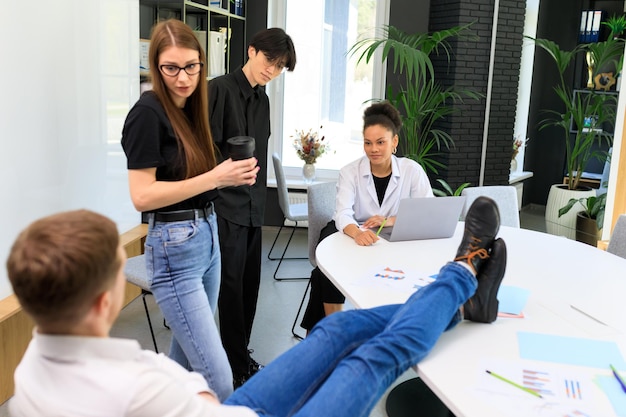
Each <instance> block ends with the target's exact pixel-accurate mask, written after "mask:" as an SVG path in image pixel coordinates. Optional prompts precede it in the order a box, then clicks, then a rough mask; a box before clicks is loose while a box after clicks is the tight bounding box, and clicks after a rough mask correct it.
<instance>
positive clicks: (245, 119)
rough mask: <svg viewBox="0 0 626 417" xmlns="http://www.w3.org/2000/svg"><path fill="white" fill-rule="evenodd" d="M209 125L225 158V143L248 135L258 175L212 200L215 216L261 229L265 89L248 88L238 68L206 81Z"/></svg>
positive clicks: (267, 124)
mask: <svg viewBox="0 0 626 417" xmlns="http://www.w3.org/2000/svg"><path fill="white" fill-rule="evenodd" d="M209 123H210V125H211V133H212V135H213V140H214V141H215V143H216V145H217V147H218V148H219V149H220V152H221V153H222V156H223V158H224V159H225V158H228V150H227V147H226V140H227V139H228V138H231V137H233V136H252V137H253V138H254V139H255V151H254V156H255V157H256V158H257V159H258V160H259V167H260V168H261V169H260V170H259V173H258V175H257V180H256V183H255V184H254V185H253V186H248V185H242V186H239V187H227V188H222V189H221V190H219V192H218V198H217V199H216V200H215V210H216V211H217V214H218V215H219V216H221V217H223V218H225V219H226V220H228V221H230V222H232V223H236V224H239V225H242V226H254V227H261V226H262V225H263V217H264V214H265V199H266V196H267V188H266V187H267V144H268V140H269V137H270V104H269V99H268V97H267V94H266V93H265V87H262V86H257V87H255V88H252V86H250V83H249V82H248V79H247V78H246V76H245V75H244V73H243V71H242V70H241V67H240V68H238V69H236V70H235V71H233V72H231V73H229V74H226V75H222V76H220V77H217V78H214V79H212V80H211V81H209Z"/></svg>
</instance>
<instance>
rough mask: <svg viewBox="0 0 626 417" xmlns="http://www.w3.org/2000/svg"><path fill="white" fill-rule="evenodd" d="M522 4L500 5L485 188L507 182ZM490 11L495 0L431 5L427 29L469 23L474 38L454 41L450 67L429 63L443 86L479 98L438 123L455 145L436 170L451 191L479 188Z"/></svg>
mask: <svg viewBox="0 0 626 417" xmlns="http://www.w3.org/2000/svg"><path fill="white" fill-rule="evenodd" d="M525 6H526V4H525V1H518V0H501V1H500V12H499V16H498V29H497V30H498V32H497V43H496V52H495V53H496V56H495V68H494V75H493V85H492V94H491V106H490V112H489V113H490V114H489V129H488V138H487V150H486V164H485V178H484V185H498V184H508V180H509V168H510V161H511V153H512V149H511V146H512V141H513V129H514V124H515V110H516V103H517V87H518V81H519V68H520V57H521V46H522V37H523V33H522V32H523V29H524V14H525ZM493 12H494V0H440V1H436V2H432V4H431V9H430V26H429V30H430V31H436V30H442V29H447V28H449V27H452V26H456V25H464V24H467V23H472V22H473V24H472V26H471V30H472V31H473V32H474V33H475V34H476V35H477V36H478V37H479V38H478V40H459V41H455V42H453V43H452V46H453V51H454V52H453V56H452V58H451V62H450V63H448V62H447V58H446V57H443V56H442V57H439V58H435V59H434V60H433V62H434V64H435V67H436V71H437V77H438V79H439V80H440V81H441V82H442V83H444V84H445V85H452V84H454V85H456V86H457V87H459V88H463V89H468V88H471V89H473V90H475V91H477V92H479V93H481V94H483V95H484V98H482V99H481V100H480V101H476V100H471V99H469V100H465V103H462V104H461V103H460V104H457V105H455V107H456V108H457V110H458V111H457V112H456V113H455V114H454V115H452V116H451V117H450V118H449V119H448V120H446V121H445V122H444V123H442V125H441V127H442V128H444V129H445V130H447V131H448V132H449V133H450V135H451V136H452V138H453V139H454V141H455V144H456V146H455V148H454V149H452V150H450V152H446V154H445V155H444V156H443V157H442V162H444V163H446V164H447V165H448V169H447V171H446V172H440V177H442V178H444V179H446V181H448V183H449V184H450V185H451V186H452V187H453V188H456V187H457V186H458V185H460V184H462V183H464V182H470V183H471V185H473V186H477V185H479V176H480V161H481V152H482V143H483V130H484V124H485V113H486V103H487V99H486V95H487V88H488V86H487V83H488V75H489V54H490V48H491V28H492V23H493Z"/></svg>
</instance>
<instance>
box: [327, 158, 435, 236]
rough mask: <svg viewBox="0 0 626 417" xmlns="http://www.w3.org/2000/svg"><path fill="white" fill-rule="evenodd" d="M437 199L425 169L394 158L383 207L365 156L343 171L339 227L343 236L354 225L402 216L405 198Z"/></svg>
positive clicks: (339, 185)
mask: <svg viewBox="0 0 626 417" xmlns="http://www.w3.org/2000/svg"><path fill="white" fill-rule="evenodd" d="M409 197H411V198H415V197H434V195H433V190H432V188H431V186H430V181H429V180H428V176H427V175H426V172H425V171H424V169H423V168H422V167H421V165H419V164H418V163H417V162H415V161H413V160H412V159H408V158H396V157H395V156H393V155H392V156H391V178H390V179H389V185H387V190H386V191H385V197H384V198H383V203H382V204H381V205H379V204H378V195H377V194H376V187H375V186H374V177H373V175H372V170H371V168H370V161H369V159H367V156H363V157H361V158H360V159H357V160H356V161H354V162H351V163H349V164H348V165H346V166H345V167H343V168H341V171H339V180H338V182H337V203H336V206H335V216H334V217H333V220H335V225H336V226H337V229H338V230H339V231H340V232H342V233H343V230H344V229H345V228H346V226H348V225H350V224H355V225H357V226H358V225H359V224H362V223H363V222H364V221H365V220H367V219H369V218H370V217H372V216H375V215H381V216H385V217H390V216H395V215H396V214H397V213H398V207H399V206H400V200H401V199H403V198H409Z"/></svg>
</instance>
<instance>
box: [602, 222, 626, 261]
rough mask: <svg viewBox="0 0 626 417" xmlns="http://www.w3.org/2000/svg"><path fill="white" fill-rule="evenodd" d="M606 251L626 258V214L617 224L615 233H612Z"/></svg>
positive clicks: (614, 229)
mask: <svg viewBox="0 0 626 417" xmlns="http://www.w3.org/2000/svg"><path fill="white" fill-rule="evenodd" d="M606 251H607V252H609V253H612V254H613V255H617V256H619V257H622V258H626V214H622V215H621V216H619V218H618V219H617V222H615V227H614V228H613V232H611V239H610V240H609V246H607V248H606Z"/></svg>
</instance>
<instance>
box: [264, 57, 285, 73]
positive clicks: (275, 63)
mask: <svg viewBox="0 0 626 417" xmlns="http://www.w3.org/2000/svg"><path fill="white" fill-rule="evenodd" d="M263 61H264V62H263V64H264V66H265V67H274V71H276V72H284V71H285V70H286V68H285V62H284V61H282V60H281V59H280V58H277V59H274V60H271V59H269V58H268V57H267V54H266V53H265V52H263Z"/></svg>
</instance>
